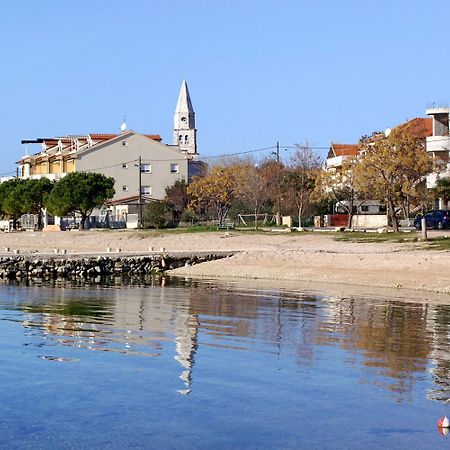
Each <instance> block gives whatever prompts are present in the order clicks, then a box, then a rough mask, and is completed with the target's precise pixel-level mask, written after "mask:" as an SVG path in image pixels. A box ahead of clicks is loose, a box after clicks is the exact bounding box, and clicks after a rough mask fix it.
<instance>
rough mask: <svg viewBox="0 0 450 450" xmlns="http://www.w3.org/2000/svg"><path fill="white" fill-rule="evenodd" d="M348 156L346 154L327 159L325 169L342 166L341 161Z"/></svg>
mask: <svg viewBox="0 0 450 450" xmlns="http://www.w3.org/2000/svg"><path fill="white" fill-rule="evenodd" d="M347 158H348V156H346V155H344V156H334V157H333V158H328V159H327V163H326V166H327V169H335V168H337V167H342V163H343V162H344V161H345V160H346V159H347Z"/></svg>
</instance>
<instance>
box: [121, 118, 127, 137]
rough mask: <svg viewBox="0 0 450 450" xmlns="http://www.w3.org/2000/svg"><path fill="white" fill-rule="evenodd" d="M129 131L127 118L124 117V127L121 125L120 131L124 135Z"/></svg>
mask: <svg viewBox="0 0 450 450" xmlns="http://www.w3.org/2000/svg"><path fill="white" fill-rule="evenodd" d="M126 129H127V116H123V120H122V125H120V131H121V132H122V133H123V132H124V131H125V130H126Z"/></svg>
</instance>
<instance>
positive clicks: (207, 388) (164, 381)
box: [0, 282, 450, 449]
mask: <svg viewBox="0 0 450 450" xmlns="http://www.w3.org/2000/svg"><path fill="white" fill-rule="evenodd" d="M0 336H1V347H0V387H1V391H0V436H1V438H0V448H2V449H3V448H5V449H123V448H127V449H131V448H133V449H222V448H224V449H299V448H305V449H362V448H369V449H371V448H373V449H379V448H385V449H393V448H408V449H414V448H418V449H426V448H437V447H440V446H444V445H445V446H446V447H448V446H449V445H450V441H449V440H447V438H446V437H445V436H443V435H441V434H440V433H439V432H438V429H437V426H436V424H437V420H438V419H439V417H440V416H442V415H444V414H449V413H450V404H447V400H448V399H449V398H450V389H449V382H450V379H449V375H450V353H449V336H450V307H449V306H443V305H438V304H428V303H414V302H411V301H410V302H405V301H402V300H400V299H395V298H394V299H392V298H391V299H388V298H383V297H381V296H380V297H377V296H374V295H372V296H361V295H359V296H358V297H353V296H348V297H344V298H342V297H336V296H330V295H325V294H323V295H319V294H310V293H307V292H292V291H289V290H282V289H277V290H273V289H272V290H270V289H263V288H260V289H259V288H242V287H237V286H235V285H232V284H221V283H214V282H191V283H180V282H167V283H165V284H164V285H161V284H160V283H159V282H155V283H154V284H153V285H150V286H131V285H129V286H121V287H119V286H88V287H86V286H84V287H74V286H70V285H63V286H58V287H49V286H20V285H9V286H8V285H3V286H1V287H0ZM449 437H450V436H449Z"/></svg>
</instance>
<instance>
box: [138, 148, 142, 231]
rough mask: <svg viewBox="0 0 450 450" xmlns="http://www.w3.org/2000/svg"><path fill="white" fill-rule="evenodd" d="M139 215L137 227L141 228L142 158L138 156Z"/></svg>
mask: <svg viewBox="0 0 450 450" xmlns="http://www.w3.org/2000/svg"><path fill="white" fill-rule="evenodd" d="M138 169H139V215H138V219H139V220H138V225H139V228H142V157H141V156H139V164H138Z"/></svg>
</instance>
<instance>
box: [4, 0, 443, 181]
mask: <svg viewBox="0 0 450 450" xmlns="http://www.w3.org/2000/svg"><path fill="white" fill-rule="evenodd" d="M449 17H450V2H448V1H447V0H432V1H427V0H423V1H419V0H396V1H392V0H373V1H371V0H359V1H356V0H341V1H331V0H308V1H306V0H297V1H283V0H278V1H275V0H273V1H265V0H260V1H253V0H247V1H245V0H240V1H237V0H236V1H235V0H222V1H216V0H204V1H200V0H190V1H187V0H184V1H178V0H173V1H169V0H166V1H163V0H154V1H150V0H148V1H144V0H141V1H137V0H122V1H116V0H89V1H87V0H77V1H69V0H61V1H57V0H52V1H50V0H40V1H35V0H32V1H31V0H29V1H26V0H25V1H21V2H6V1H3V2H2V15H1V17H0V25H1V26H0V33H1V38H2V42H3V45H2V56H3V57H2V69H1V71H0V82H1V86H2V89H1V94H2V95H1V99H0V111H1V116H2V136H3V139H2V142H1V147H0V158H1V163H2V164H1V169H0V173H6V172H10V171H14V170H15V164H14V163H15V161H16V160H17V159H18V158H20V156H22V155H23V153H24V148H23V146H22V145H21V144H20V140H21V139H23V138H36V137H47V136H53V135H65V134H86V133H90V132H91V133H92V132H105V133H107V132H117V131H118V130H119V126H120V124H121V122H122V117H123V116H124V115H126V116H127V123H128V127H129V128H131V129H133V130H136V131H138V132H142V133H159V134H160V135H161V136H162V137H163V141H164V142H166V143H171V140H172V125H173V112H174V109H175V105H176V101H177V97H178V92H179V89H180V85H181V82H182V80H183V79H186V80H187V82H188V85H189V89H190V92H191V97H192V102H193V105H194V109H195V111H196V118H197V129H198V144H199V151H200V154H201V155H202V156H211V155H219V154H224V153H235V152H239V151H248V150H252V149H256V148H260V147H266V146H270V145H274V144H275V143H276V141H277V140H278V141H280V142H281V145H292V144H294V143H304V142H306V141H308V142H309V143H310V144H312V145H314V146H319V147H320V146H328V145H329V143H330V141H334V142H346V143H353V142H356V141H357V140H358V138H359V137H360V136H361V135H363V134H368V133H370V132H372V131H374V130H383V129H385V128H386V127H388V126H389V127H391V126H394V125H396V124H399V123H401V122H403V121H405V120H406V119H410V118H413V117H418V116H424V115H425V108H426V105H427V103H430V102H433V101H434V102H437V103H450V85H449V81H448V74H449V73H450V70H449V69H450V67H449V66H450V56H449V55H450V51H449V50H450V48H449V47H450V34H449V32H448V30H449ZM30 150H35V151H38V150H39V149H38V148H35V149H30Z"/></svg>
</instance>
